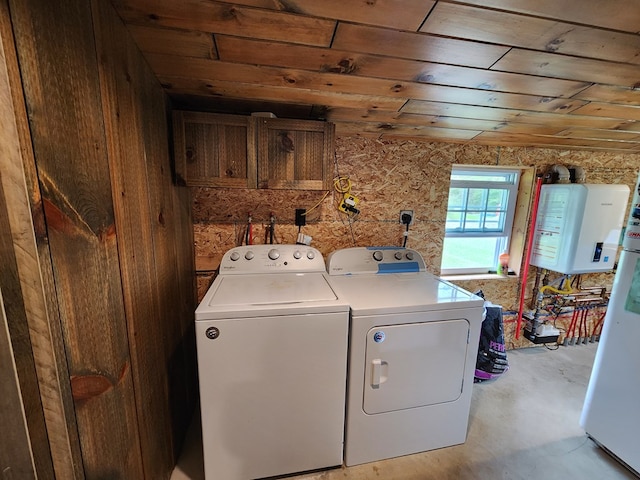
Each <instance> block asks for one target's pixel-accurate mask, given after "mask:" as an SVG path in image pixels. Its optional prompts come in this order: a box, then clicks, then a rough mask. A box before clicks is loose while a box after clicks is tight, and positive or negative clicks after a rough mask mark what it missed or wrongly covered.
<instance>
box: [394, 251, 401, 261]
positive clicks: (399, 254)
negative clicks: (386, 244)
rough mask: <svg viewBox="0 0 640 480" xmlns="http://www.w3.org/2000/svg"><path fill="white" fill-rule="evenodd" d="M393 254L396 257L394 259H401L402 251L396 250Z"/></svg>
mask: <svg viewBox="0 0 640 480" xmlns="http://www.w3.org/2000/svg"><path fill="white" fill-rule="evenodd" d="M393 256H394V257H396V260H402V252H396V253H394V255H393Z"/></svg>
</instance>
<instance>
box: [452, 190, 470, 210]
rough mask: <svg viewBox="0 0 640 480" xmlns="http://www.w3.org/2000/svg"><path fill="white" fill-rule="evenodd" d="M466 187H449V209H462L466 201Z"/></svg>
mask: <svg viewBox="0 0 640 480" xmlns="http://www.w3.org/2000/svg"><path fill="white" fill-rule="evenodd" d="M466 192H467V189H466V188H450V189H449V206H448V207H447V208H448V209H449V210H463V209H464V204H465V201H466Z"/></svg>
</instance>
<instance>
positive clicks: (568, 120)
mask: <svg viewBox="0 0 640 480" xmlns="http://www.w3.org/2000/svg"><path fill="white" fill-rule="evenodd" d="M400 111H401V112H403V113H416V114H422V115H442V116H449V117H461V118H476V119H484V120H496V121H500V122H509V123H511V122H517V123H525V124H526V123H531V124H534V125H541V124H544V125H552V126H556V127H562V128H561V129H563V128H569V127H586V128H590V127H593V126H594V125H595V124H597V125H598V126H597V127H593V128H604V129H616V128H621V127H622V126H623V125H625V124H627V123H628V122H632V120H620V119H617V118H599V117H589V116H583V115H575V114H571V115H561V114H555V113H541V112H528V111H524V110H509V109H501V108H490V107H479V106H473V105H456V104H452V103H439V102H426V101H422V100H409V101H408V102H407V103H406V104H405V105H404V106H403V107H402V109H401V110H400Z"/></svg>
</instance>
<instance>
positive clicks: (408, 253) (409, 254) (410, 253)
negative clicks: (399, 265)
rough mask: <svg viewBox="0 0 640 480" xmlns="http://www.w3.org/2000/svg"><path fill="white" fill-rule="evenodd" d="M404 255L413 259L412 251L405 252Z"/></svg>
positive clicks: (408, 258)
mask: <svg viewBox="0 0 640 480" xmlns="http://www.w3.org/2000/svg"><path fill="white" fill-rule="evenodd" d="M404 256H405V257H407V260H413V252H407V253H406V254H405V255H404Z"/></svg>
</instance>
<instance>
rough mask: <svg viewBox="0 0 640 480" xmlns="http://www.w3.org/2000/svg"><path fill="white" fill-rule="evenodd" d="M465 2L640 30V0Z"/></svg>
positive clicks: (547, 16) (572, 20) (498, 0)
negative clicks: (639, 1) (639, 4)
mask: <svg viewBox="0 0 640 480" xmlns="http://www.w3.org/2000/svg"><path fill="white" fill-rule="evenodd" d="M462 3H468V4H475V5H479V6H481V7H489V8H497V9H501V10H508V11H512V12H519V13H525V14H528V15H534V16H538V17H546V18H555V19H558V20H565V21H568V22H573V23H582V24H587V25H599V26H601V27H605V28H611V29H613V30H622V31H625V32H631V33H637V32H638V25H640V9H639V8H638V1H637V0H607V1H606V2H603V1H601V0H584V1H570V2H557V1H554V0H538V1H536V0H464V2H462Z"/></svg>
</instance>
